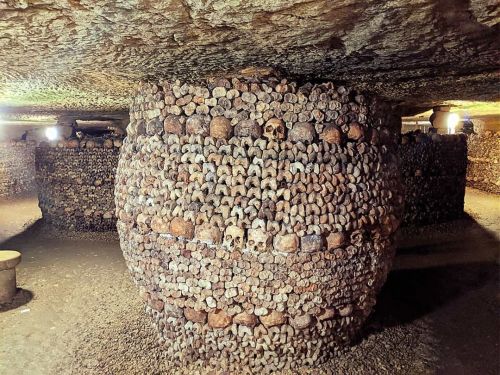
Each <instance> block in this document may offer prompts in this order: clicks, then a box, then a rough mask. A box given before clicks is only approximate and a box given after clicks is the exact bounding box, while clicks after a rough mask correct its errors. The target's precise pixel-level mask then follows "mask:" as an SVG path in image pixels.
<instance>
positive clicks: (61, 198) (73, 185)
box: [36, 140, 121, 231]
mask: <svg viewBox="0 0 500 375" xmlns="http://www.w3.org/2000/svg"><path fill="white" fill-rule="evenodd" d="M51 146H52V147H51ZM119 147H121V140H115V141H113V140H107V141H105V143H104V144H102V143H101V142H99V141H97V142H96V141H93V140H89V141H82V142H81V143H80V142H78V141H77V140H70V141H67V142H59V144H53V145H48V144H42V145H41V147H38V148H37V149H36V178H37V183H38V186H39V191H38V199H39V205H40V209H41V211H42V215H43V218H44V219H45V220H46V221H47V222H48V223H50V224H52V225H54V226H56V227H58V228H62V229H72V230H78V231H107V230H115V227H116V216H115V205H114V181H115V178H114V177H115V172H116V166H117V164H118V155H119Z"/></svg>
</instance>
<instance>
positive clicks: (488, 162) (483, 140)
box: [467, 130, 500, 194]
mask: <svg viewBox="0 0 500 375" xmlns="http://www.w3.org/2000/svg"><path fill="white" fill-rule="evenodd" d="M467 148H468V155H467V185H468V186H471V187H473V188H476V189H481V190H483V191H486V192H489V193H493V194H500V132H496V133H495V132H492V131H488V130H487V131H482V132H480V133H479V134H471V135H469V136H468V137H467Z"/></svg>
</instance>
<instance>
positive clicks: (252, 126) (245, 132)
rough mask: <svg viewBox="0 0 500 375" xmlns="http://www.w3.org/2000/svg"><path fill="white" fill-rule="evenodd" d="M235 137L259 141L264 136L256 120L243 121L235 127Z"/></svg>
mask: <svg viewBox="0 0 500 375" xmlns="http://www.w3.org/2000/svg"><path fill="white" fill-rule="evenodd" d="M234 135H236V136H237V137H252V138H254V139H257V138H260V136H261V135H262V128H261V127H260V125H259V124H258V123H257V121H255V120H243V121H241V122H239V123H238V124H237V125H236V126H235V127H234Z"/></svg>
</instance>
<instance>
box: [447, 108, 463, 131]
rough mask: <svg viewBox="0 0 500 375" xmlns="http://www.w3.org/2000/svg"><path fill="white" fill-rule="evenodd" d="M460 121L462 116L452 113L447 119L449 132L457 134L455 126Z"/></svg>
mask: <svg viewBox="0 0 500 375" xmlns="http://www.w3.org/2000/svg"><path fill="white" fill-rule="evenodd" d="M459 121H460V117H459V116H458V115H457V114H456V113H450V114H449V115H448V118H447V119H446V123H447V125H448V134H455V128H456V127H457V125H458V122H459Z"/></svg>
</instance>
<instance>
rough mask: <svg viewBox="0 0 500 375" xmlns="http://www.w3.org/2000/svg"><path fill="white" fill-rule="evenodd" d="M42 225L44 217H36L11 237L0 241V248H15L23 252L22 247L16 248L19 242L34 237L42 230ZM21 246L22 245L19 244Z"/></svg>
mask: <svg viewBox="0 0 500 375" xmlns="http://www.w3.org/2000/svg"><path fill="white" fill-rule="evenodd" d="M44 225H46V223H45V221H44V219H38V220H36V221H34V222H33V223H31V224H30V225H28V226H27V227H26V228H24V230H23V231H22V232H20V233H18V234H16V235H15V236H13V237H10V238H8V239H6V240H5V241H2V242H0V248H4V249H5V248H16V249H15V250H17V251H20V252H21V254H22V253H23V251H22V248H19V249H17V247H19V244H23V243H25V242H26V239H27V238H35V237H36V236H38V234H39V233H40V232H41V231H42V230H43V227H44ZM21 247H22V246H21Z"/></svg>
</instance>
